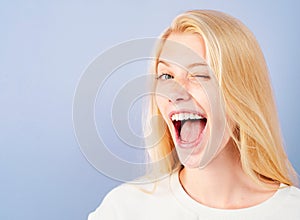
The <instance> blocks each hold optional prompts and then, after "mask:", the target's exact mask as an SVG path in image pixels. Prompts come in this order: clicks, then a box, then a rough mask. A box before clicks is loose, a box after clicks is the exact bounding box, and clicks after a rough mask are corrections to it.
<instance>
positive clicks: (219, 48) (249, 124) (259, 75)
mask: <svg viewBox="0 0 300 220" xmlns="http://www.w3.org/2000/svg"><path fill="white" fill-rule="evenodd" d="M171 33H191V34H199V35H201V36H202V38H203V39H204V42H205V46H206V59H207V63H208V65H209V66H210V68H211V69H212V70H213V71H214V73H215V76H216V78H217V80H218V82H219V85H220V88H221V92H222V95H223V97H224V101H225V108H226V113H227V115H228V117H229V119H230V120H231V121H233V122H234V123H235V125H236V127H235V129H234V130H233V131H232V133H231V137H232V139H233V141H234V143H235V145H236V147H237V149H238V150H239V154H240V161H241V165H242V168H243V170H244V172H245V173H246V174H248V175H249V176H250V177H252V179H253V180H254V181H256V182H257V183H262V184H264V183H270V182H271V183H284V184H286V185H294V184H295V182H294V181H296V179H297V178H296V172H295V171H294V169H293V167H292V165H291V164H290V162H289V160H288V158H287V155H286V153H285V151H284V147H283V141H282V137H281V131H280V126H279V120H278V116H277V111H276V106H275V101H274V98H273V93H272V88H271V85H270V79H269V73H268V68H267V65H266V62H265V59H264V56H263V53H262V51H261V49H260V47H259V45H258V43H257V41H256V39H255V37H254V35H253V34H252V33H251V31H250V30H249V29H248V28H247V27H245V25H243V24H242V23H241V22H240V21H238V20H237V19H235V18H233V17H231V16H229V15H227V14H225V13H221V12H217V11H212V10H193V11H188V12H186V13H184V14H181V15H179V16H178V17H176V18H175V19H174V21H173V22H172V24H171V26H170V27H169V28H168V29H167V30H166V31H165V32H164V33H163V34H162V36H161V43H160V44H159V45H158V47H157V55H156V62H155V64H154V67H153V68H154V72H156V68H157V61H158V58H159V55H160V52H161V50H162V48H163V45H164V42H165V40H166V39H167V38H168V36H169V35H170V34H171ZM153 87H155V85H153ZM154 115H160V112H159V110H158V107H157V105H156V102H155V98H154V95H153V97H152V98H151V101H150V108H149V115H148V119H150V118H151V117H153V116H154ZM160 123H161V122H160ZM165 127H166V126H165ZM161 128H162V126H158V125H156V124H155V122H153V123H152V132H157V135H154V136H152V138H153V137H154V138H158V137H159V136H160V135H161V134H162V133H163V132H164V131H162V129H161ZM148 141H149V140H148ZM146 143H147V140H146ZM149 154H150V157H151V159H152V161H159V160H164V164H163V165H162V163H161V165H162V167H161V171H162V172H167V173H171V172H172V171H173V170H174V169H176V168H178V166H180V162H179V160H178V158H177V155H176V154H174V143H173V141H172V138H171V135H170V132H169V130H168V129H166V131H165V133H164V135H163V137H162V138H161V140H160V141H159V142H158V144H157V145H156V146H155V147H153V148H151V149H150V150H149Z"/></svg>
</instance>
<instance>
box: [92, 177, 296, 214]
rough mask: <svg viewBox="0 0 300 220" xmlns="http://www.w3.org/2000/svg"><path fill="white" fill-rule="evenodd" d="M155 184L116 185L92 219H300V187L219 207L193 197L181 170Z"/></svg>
mask: <svg viewBox="0 0 300 220" xmlns="http://www.w3.org/2000/svg"><path fill="white" fill-rule="evenodd" d="M153 187H154V184H153V183H152V184H144V185H133V184H129V183H125V184H122V185H121V186H118V187H116V188H115V189H113V190H112V191H111V192H110V193H108V194H107V196H106V197H105V198H104V200H103V202H102V204H101V205H100V206H99V207H98V208H97V209H96V211H94V212H93V213H91V214H90V215H89V217H88V220H150V219H151V220H153V219H158V220H160V219H164V220H166V219H170V220H185V219H189V220H234V219H238V220H241V219H242V220H261V219H268V220H269V219H271V220H282V219H284V220H300V190H299V189H298V188H296V187H286V188H281V189H279V190H277V192H276V193H275V194H274V195H273V196H272V197H271V198H269V199H268V200H266V201H264V202H262V203H260V204H259V205H256V206H252V207H249V208H243V209H232V210H228V209H216V208H210V207H207V206H204V205H202V204H200V203H198V202H197V201H195V200H193V199H192V198H191V197H190V196H189V195H188V194H187V193H186V192H185V191H184V189H183V188H182V186H181V184H180V182H179V178H178V172H175V173H173V174H172V175H170V176H169V177H167V178H165V179H163V180H160V181H158V182H157V187H156V189H155V191H154V192H146V191H145V190H148V191H151V190H152V189H153Z"/></svg>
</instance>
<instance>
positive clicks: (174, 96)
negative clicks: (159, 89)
mask: <svg viewBox="0 0 300 220" xmlns="http://www.w3.org/2000/svg"><path fill="white" fill-rule="evenodd" d="M168 98H169V102H172V103H174V104H175V103H178V102H183V101H188V100H190V99H191V95H190V93H189V92H188V91H187V89H186V88H185V86H184V84H180V83H178V82H174V83H173V85H172V88H171V90H170V93H169V94H168Z"/></svg>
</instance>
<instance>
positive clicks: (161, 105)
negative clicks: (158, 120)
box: [155, 94, 167, 115]
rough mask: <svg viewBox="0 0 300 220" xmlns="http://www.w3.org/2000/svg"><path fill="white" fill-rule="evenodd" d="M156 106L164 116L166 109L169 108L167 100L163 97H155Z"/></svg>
mask: <svg viewBox="0 0 300 220" xmlns="http://www.w3.org/2000/svg"><path fill="white" fill-rule="evenodd" d="M155 101H156V105H157V107H158V109H159V111H160V112H161V113H162V114H163V115H164V112H165V109H166V107H167V100H166V98H164V97H162V95H158V94H156V95H155Z"/></svg>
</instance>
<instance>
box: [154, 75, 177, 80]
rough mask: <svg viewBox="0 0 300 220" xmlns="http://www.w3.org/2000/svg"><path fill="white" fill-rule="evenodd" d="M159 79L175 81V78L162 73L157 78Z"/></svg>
mask: <svg viewBox="0 0 300 220" xmlns="http://www.w3.org/2000/svg"><path fill="white" fill-rule="evenodd" d="M157 79H162V80H168V79H174V77H173V76H172V75H170V74H168V73H162V74H160V75H159V76H158V77H157Z"/></svg>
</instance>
